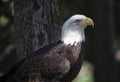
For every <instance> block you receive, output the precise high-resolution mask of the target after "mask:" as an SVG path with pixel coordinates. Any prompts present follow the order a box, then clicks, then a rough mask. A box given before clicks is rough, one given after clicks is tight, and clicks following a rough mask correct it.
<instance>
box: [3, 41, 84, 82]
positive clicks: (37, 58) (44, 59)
mask: <svg viewBox="0 0 120 82" xmlns="http://www.w3.org/2000/svg"><path fill="white" fill-rule="evenodd" d="M80 53H81V44H80V43H78V44H77V45H76V46H74V45H72V46H71V45H65V44H63V43H62V42H61V41H60V42H57V43H54V44H51V45H49V46H46V47H44V48H42V49H40V50H38V51H36V52H34V53H33V55H32V56H30V57H29V58H27V59H25V60H24V62H23V61H22V62H21V63H19V64H20V65H17V66H18V67H16V69H14V70H13V71H14V72H10V74H9V73H8V74H9V75H8V77H6V79H5V81H2V82H29V81H30V82H31V81H32V82H36V81H39V82H71V81H72V80H73V79H74V78H75V77H76V75H77V74H78V73H79V70H80V68H81V62H82V55H81V54H80Z"/></svg>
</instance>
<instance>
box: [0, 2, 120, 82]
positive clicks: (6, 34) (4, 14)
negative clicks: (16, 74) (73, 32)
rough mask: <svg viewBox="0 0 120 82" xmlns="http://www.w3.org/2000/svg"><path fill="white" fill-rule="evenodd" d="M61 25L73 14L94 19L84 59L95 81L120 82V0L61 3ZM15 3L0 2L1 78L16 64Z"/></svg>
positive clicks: (88, 29) (59, 18)
mask: <svg viewBox="0 0 120 82" xmlns="http://www.w3.org/2000/svg"><path fill="white" fill-rule="evenodd" d="M59 10H60V11H59V12H60V13H59V17H58V23H59V25H60V26H62V24H63V23H64V21H65V20H66V19H67V18H69V17H70V16H72V15H74V14H84V15H86V16H88V17H90V18H92V19H93V20H94V23H95V28H94V29H93V28H87V29H86V30H85V33H86V47H85V53H84V54H85V55H84V56H85V60H87V61H89V63H91V64H92V65H93V67H94V72H93V73H94V79H95V82H120V78H119V77H120V0H59ZM14 13H15V12H14V2H13V0H0V75H2V74H3V73H5V72H7V71H9V69H10V68H11V67H12V66H13V65H14V64H15V63H16V62H17V60H16V52H15V51H16V50H15V49H16V47H15V46H16V45H15V40H16V39H15V30H14Z"/></svg>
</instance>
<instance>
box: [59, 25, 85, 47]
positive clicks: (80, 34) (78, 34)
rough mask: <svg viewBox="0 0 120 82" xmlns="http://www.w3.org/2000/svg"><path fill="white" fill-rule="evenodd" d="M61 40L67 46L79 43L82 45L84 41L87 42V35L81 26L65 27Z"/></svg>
mask: <svg viewBox="0 0 120 82" xmlns="http://www.w3.org/2000/svg"><path fill="white" fill-rule="evenodd" d="M61 40H62V41H63V42H64V44H66V45H69V44H70V45H77V43H81V42H82V41H85V35H84V28H83V27H81V28H80V26H77V25H76V26H74V28H73V26H72V25H71V26H69V27H67V26H65V25H64V26H63V29H62V36H61Z"/></svg>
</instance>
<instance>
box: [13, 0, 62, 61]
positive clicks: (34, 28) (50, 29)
mask: <svg viewBox="0 0 120 82" xmlns="http://www.w3.org/2000/svg"><path fill="white" fill-rule="evenodd" d="M14 3H15V27H16V28H15V29H16V42H17V43H16V47H17V57H18V61H20V60H21V59H23V58H24V57H27V56H28V55H30V54H31V53H32V52H34V51H35V50H37V49H39V48H40V47H42V46H44V45H46V44H48V43H51V42H52V41H55V40H58V39H59V38H58V37H59V35H60V32H59V31H60V28H59V27H57V23H56V19H57V15H58V4H57V0H15V2H14Z"/></svg>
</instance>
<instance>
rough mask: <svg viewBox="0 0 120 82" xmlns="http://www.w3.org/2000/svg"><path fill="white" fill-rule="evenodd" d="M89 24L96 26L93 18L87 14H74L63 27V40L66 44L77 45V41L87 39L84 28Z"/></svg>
mask: <svg viewBox="0 0 120 82" xmlns="http://www.w3.org/2000/svg"><path fill="white" fill-rule="evenodd" d="M88 25H92V26H94V22H93V20H92V19H90V18H88V17H86V16H85V15H79V14H77V15H73V16H72V17H70V18H69V19H68V20H67V21H66V22H65V23H64V25H63V27H62V35H61V40H62V41H63V42H64V44H66V45H68V44H70V45H76V44H77V43H80V42H82V41H85V34H84V29H85V27H87V26H88Z"/></svg>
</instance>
